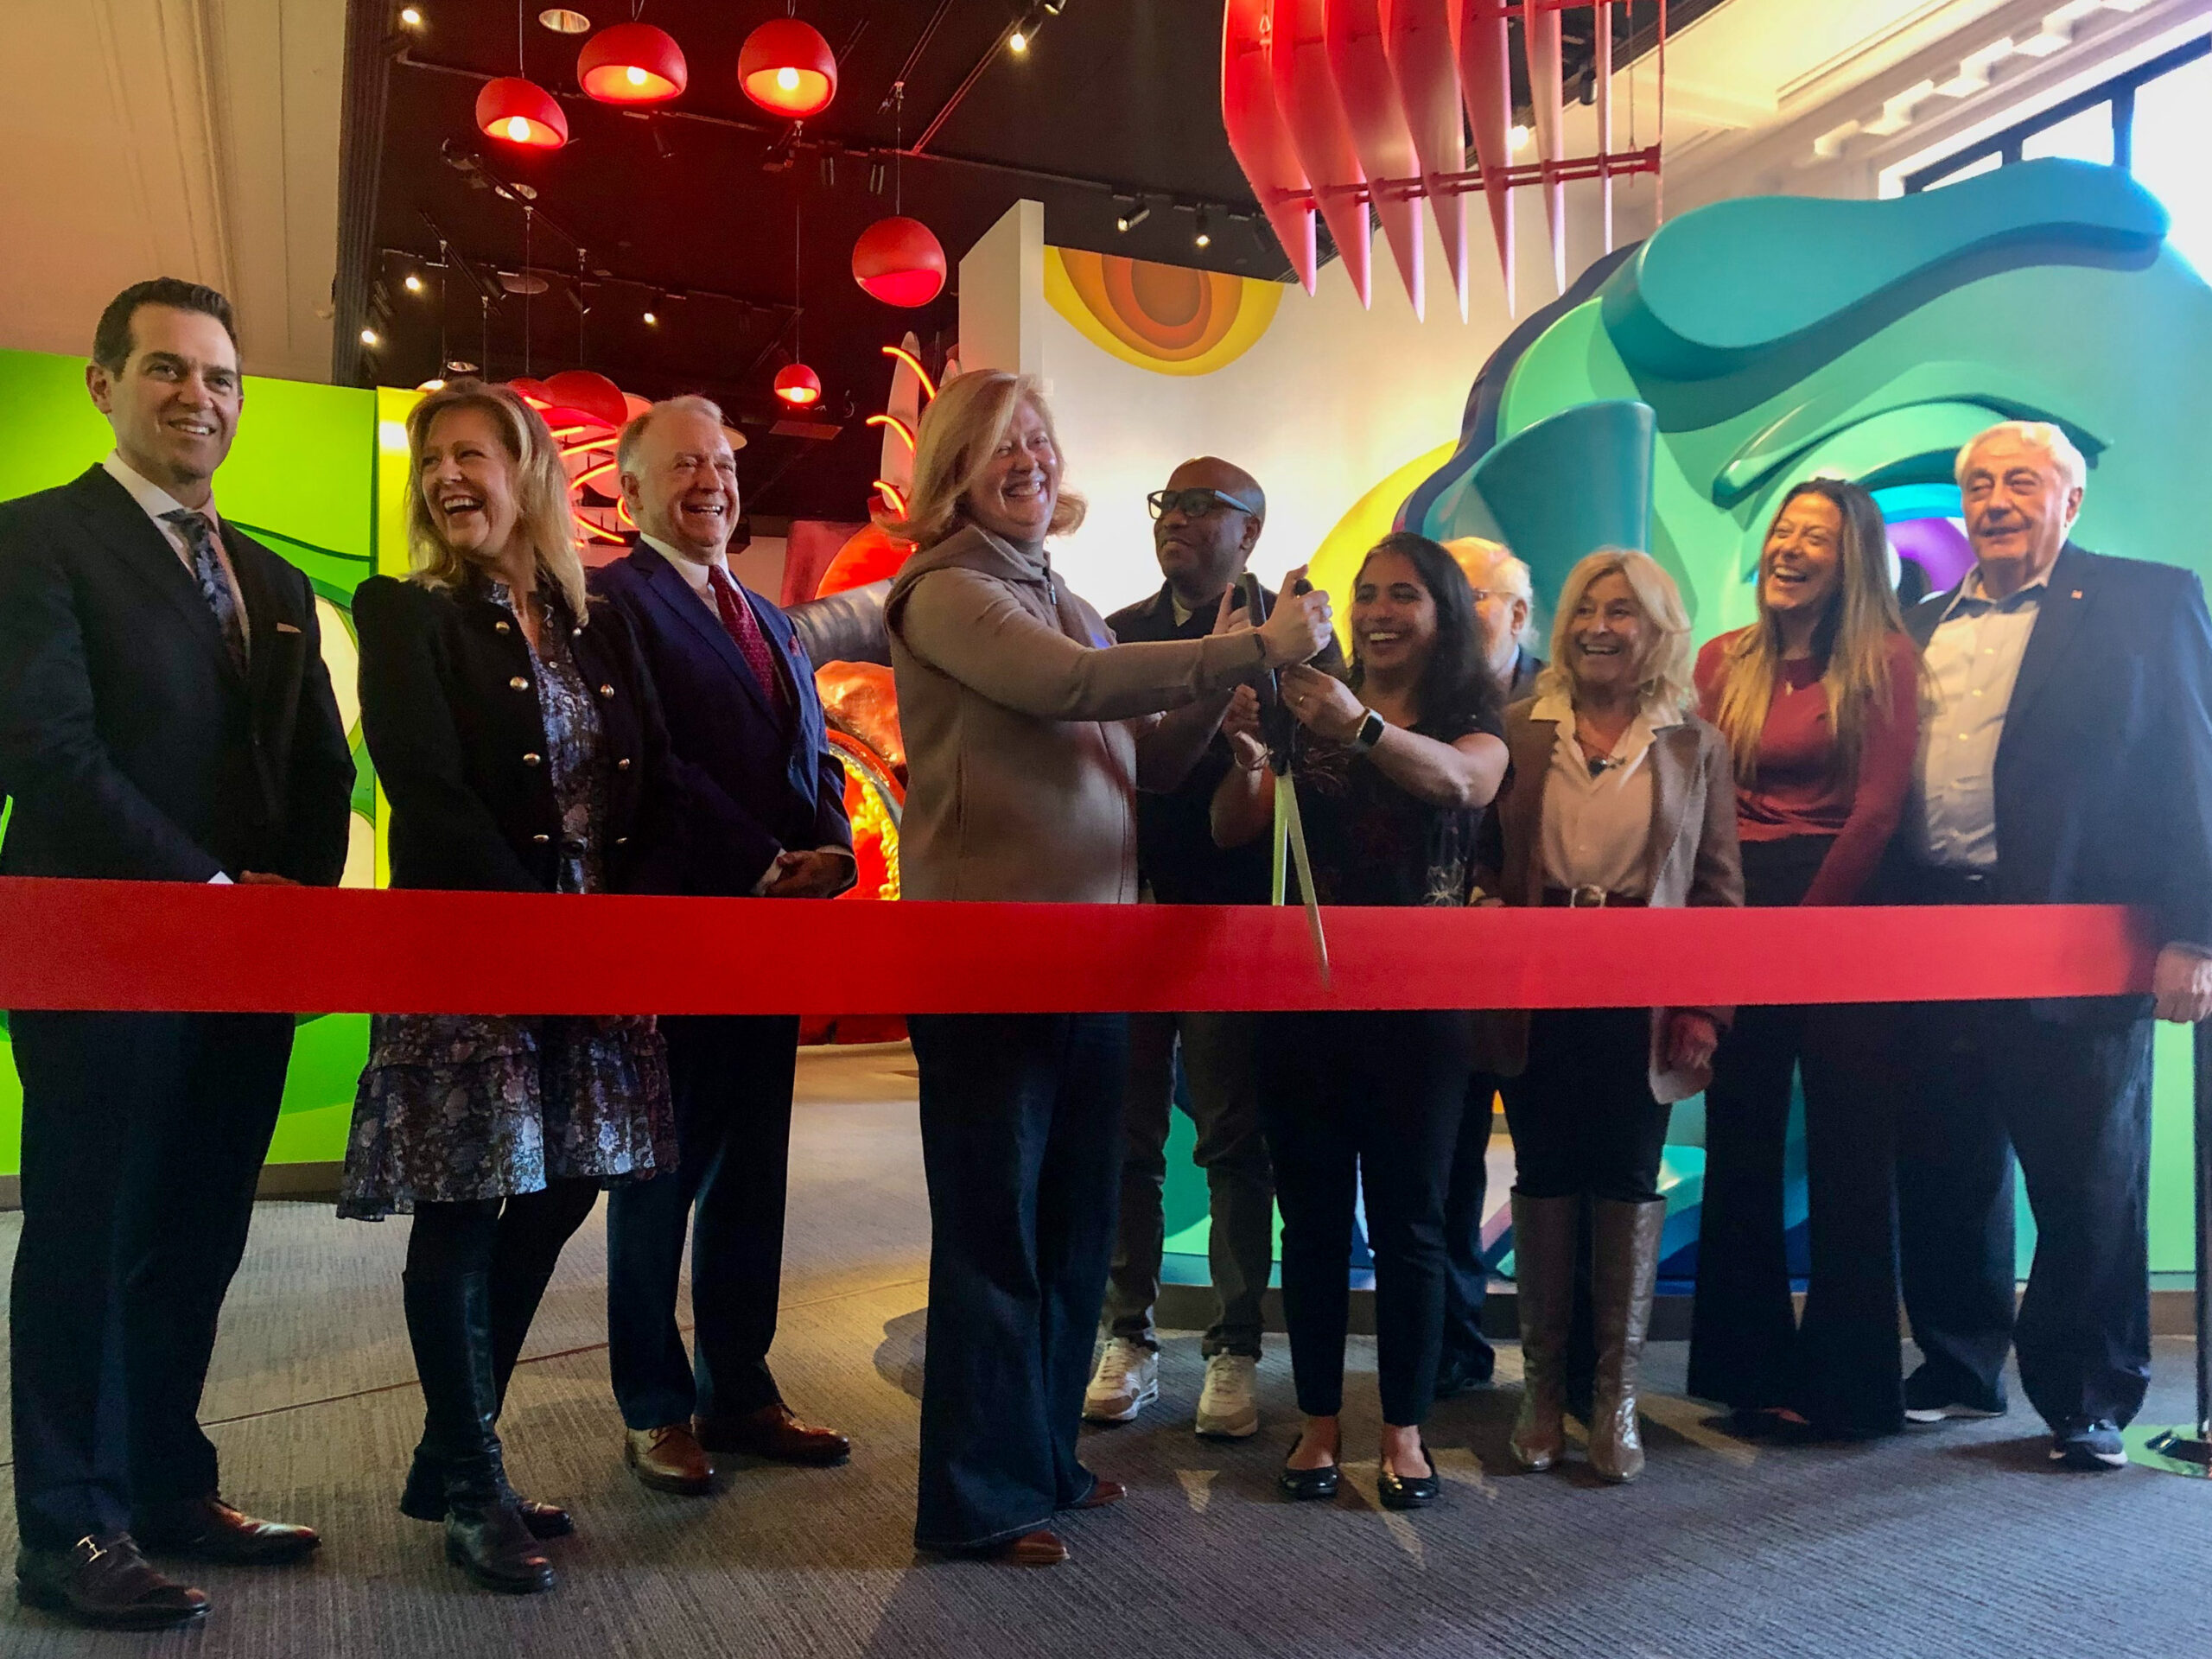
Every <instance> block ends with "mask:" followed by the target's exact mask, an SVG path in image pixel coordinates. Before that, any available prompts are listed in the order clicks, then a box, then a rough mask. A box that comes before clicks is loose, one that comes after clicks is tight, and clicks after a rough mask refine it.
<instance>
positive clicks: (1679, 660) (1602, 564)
mask: <svg viewBox="0 0 2212 1659" xmlns="http://www.w3.org/2000/svg"><path fill="white" fill-rule="evenodd" d="M1611 575H1618V576H1619V577H1621V578H1622V579H1623V580H1624V581H1625V582H1627V583H1628V587H1629V591H1630V593H1631V594H1635V595H1636V602H1637V606H1638V607H1639V608H1641V609H1642V611H1643V616H1644V620H1646V621H1648V622H1649V623H1650V624H1651V632H1650V633H1649V636H1648V637H1647V638H1646V639H1645V642H1644V645H1643V649H1642V650H1641V651H1640V652H1637V661H1636V662H1635V664H1633V666H1634V668H1635V671H1636V696H1637V709H1638V710H1639V711H1640V712H1642V713H1643V714H1656V713H1664V714H1668V715H1679V714H1681V712H1682V711H1683V710H1684V709H1688V707H1689V706H1690V700H1691V697H1692V695H1693V691H1694V688H1693V687H1692V685H1691V683H1690V618H1689V613H1688V611H1686V610H1685V609H1683V608H1682V594H1681V589H1680V588H1676V587H1675V579H1674V578H1673V577H1672V576H1670V575H1668V574H1667V573H1666V571H1664V570H1663V569H1660V566H1659V562H1658V561H1657V560H1656V559H1654V558H1653V557H1652V556H1650V555H1649V554H1648V553H1639V552H1637V551H1636V550H1634V549H1632V548H1625V547H1601V548H1599V550H1597V551H1596V552H1595V553H1592V554H1590V555H1589V556H1586V557H1585V558H1584V559H1582V560H1581V561H1580V563H1577V564H1576V565H1575V567H1574V569H1572V570H1570V571H1568V572H1567V583H1566V585H1565V586H1564V587H1562V588H1560V594H1559V611H1558V613H1557V615H1556V616H1554V619H1553V620H1552V656H1551V661H1550V662H1548V663H1547V664H1544V668H1543V671H1542V672H1541V673H1540V674H1538V675H1537V676H1536V695H1537V696H1540V697H1548V696H1564V697H1566V698H1567V700H1568V701H1569V702H1573V700H1574V697H1575V695H1576V692H1577V690H1578V689H1579V683H1578V682H1577V681H1576V679H1575V677H1574V671H1573V668H1571V667H1569V666H1568V664H1570V663H1571V662H1572V661H1573V652H1572V651H1571V650H1570V648H1569V647H1570V645H1571V644H1572V642H1573V633H1574V613H1575V610H1576V608H1577V607H1579V606H1580V604H1581V603H1582V596H1583V595H1584V594H1586V593H1588V592H1589V591H1590V588H1591V587H1592V584H1593V583H1596V582H1600V581H1602V580H1603V579H1604V578H1605V577H1607V576H1611Z"/></svg>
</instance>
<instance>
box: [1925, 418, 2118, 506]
mask: <svg viewBox="0 0 2212 1659" xmlns="http://www.w3.org/2000/svg"><path fill="white" fill-rule="evenodd" d="M1992 438H2012V439H2013V440H2015V441H2016V442H2020V443H2024V444H2025V445H2026V446H2027V447H2028V448H2031V449H2040V450H2042V451H2043V452H2044V454H2046V455H2049V456H2050V464H2051V465H2052V466H2054V467H2057V468H2058V481H2059V483H2060V484H2061V485H2063V486H2064V487H2065V488H2066V489H2068V490H2069V491H2072V490H2079V489H2084V488H2086V487H2087V486H2088V481H2089V463H2088V461H2084V460H2082V452H2081V451H2080V450H2079V449H2076V448H2075V447H2074V441H2073V439H2071V438H2069V437H2068V436H2067V435H2066V434H2065V432H2064V431H2063V430H2062V429H2060V428H2059V427H2058V426H2057V425H2056V424H2055V423H2052V422H2050V421H1999V422H1998V423H1997V424H1996V425H1994V426H1991V427H1985V428H1983V429H1981V430H1980V431H1979V432H1977V433H1975V434H1974V436H1972V437H1970V438H1968V439H1967V441H1966V442H1965V443H1964V444H1963V445H1961V447H1960V449H1959V455H1958V459H1957V460H1956V461H1953V462H1952V463H1951V481H1952V482H1953V483H1955V484H1964V483H1965V482H1966V481H1967V462H1968V461H1972V460H1973V459H1974V451H1975V450H1977V449H1979V448H1981V446H1982V445H1983V444H1985V443H1986V442H1989V441H1990V439H1992Z"/></svg>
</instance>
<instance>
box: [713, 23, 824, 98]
mask: <svg viewBox="0 0 2212 1659" xmlns="http://www.w3.org/2000/svg"><path fill="white" fill-rule="evenodd" d="M737 84H738V86H740V87H741V88H742V89H743V90H744V92H745V95H746V96H747V98H749V99H752V100H753V102H754V103H755V104H758V105H760V107H761V108H762V109H764V110H766V111H768V112H769V113H770V114H772V115H780V116H784V117H786V118H790V119H792V120H799V121H803V120H804V119H805V118H807V117H809V116H811V115H819V114H821V113H822V111H824V110H826V109H828V108H829V100H830V99H834V98H835V97H836V95H837V58H836V54H835V53H833V52H832V51H830V49H829V41H825V40H823V38H822V33H821V31H820V30H819V29H815V28H814V27H813V26H812V25H811V24H808V23H804V22H800V21H799V20H798V18H796V17H774V18H771V19H770V20H769V21H768V22H765V23H763V24H761V25H760V28H758V29H754V30H753V32H752V33H751V34H750V35H747V36H746V37H745V46H744V48H743V49H742V50H741V51H740V52H739V53H738V54H737Z"/></svg>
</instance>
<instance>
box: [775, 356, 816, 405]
mask: <svg viewBox="0 0 2212 1659" xmlns="http://www.w3.org/2000/svg"><path fill="white" fill-rule="evenodd" d="M776 396H777V397H780V398H782V399H783V400H784V401H785V403H787V404H790V405H791V407H792V408H793V409H810V408H812V407H813V406H814V405H815V404H818V403H820V402H821V401H822V377H821V376H820V375H818V374H817V373H816V372H814V371H813V370H812V369H810V368H808V367H807V366H806V365H805V364H804V363H790V364H786V365H785V366H784V367H782V368H780V369H779V370H777V371H776Z"/></svg>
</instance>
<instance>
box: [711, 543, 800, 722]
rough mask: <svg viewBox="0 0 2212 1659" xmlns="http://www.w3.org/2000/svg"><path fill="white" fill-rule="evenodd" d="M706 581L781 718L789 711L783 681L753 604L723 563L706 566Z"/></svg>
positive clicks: (725, 622) (741, 652)
mask: <svg viewBox="0 0 2212 1659" xmlns="http://www.w3.org/2000/svg"><path fill="white" fill-rule="evenodd" d="M707 581H708V582H709V585H710V586H712V588H714V590H715V609H716V610H717V611H719V612H721V619H722V626H723V628H724V629H726V630H727V631H728V633H729V637H730V639H732V640H733V641H734V643H735V644H736V646H737V652H738V655H739V656H741V657H742V658H745V665H746V666H747V668H749V669H751V670H752V671H753V678H754V679H755V680H756V681H758V682H759V683H760V695H761V696H764V697H766V699H767V700H768V707H769V709H771V710H772V712H773V713H774V714H775V715H776V718H777V719H779V720H782V719H784V718H785V717H786V715H788V713H789V711H788V710H787V709H786V708H785V697H784V682H783V679H782V677H780V676H779V675H778V674H777V672H776V659H775V657H774V655H773V653H772V652H770V650H769V649H768V641H767V638H766V636H765V635H764V634H763V633H762V632H760V619H759V618H757V617H755V616H754V615H753V607H751V606H750V605H748V604H747V603H746V602H745V599H744V596H743V595H742V594H740V593H739V592H738V591H737V584H736V583H735V582H732V581H731V580H730V579H729V577H728V575H727V574H726V573H725V572H724V571H723V569H721V566H720V565H715V564H710V565H709V566H708V567H707Z"/></svg>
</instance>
